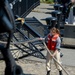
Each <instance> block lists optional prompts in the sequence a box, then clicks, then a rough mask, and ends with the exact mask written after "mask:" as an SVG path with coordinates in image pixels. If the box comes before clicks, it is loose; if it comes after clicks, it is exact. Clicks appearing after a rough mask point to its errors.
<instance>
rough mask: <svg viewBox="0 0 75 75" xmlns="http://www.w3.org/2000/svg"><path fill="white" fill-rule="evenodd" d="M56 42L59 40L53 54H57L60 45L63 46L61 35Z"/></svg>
mask: <svg viewBox="0 0 75 75" xmlns="http://www.w3.org/2000/svg"><path fill="white" fill-rule="evenodd" d="M56 42H57V43H56V50H55V52H54V53H53V54H52V56H55V55H56V53H57V51H60V46H61V39H60V37H58V38H57V41H56Z"/></svg>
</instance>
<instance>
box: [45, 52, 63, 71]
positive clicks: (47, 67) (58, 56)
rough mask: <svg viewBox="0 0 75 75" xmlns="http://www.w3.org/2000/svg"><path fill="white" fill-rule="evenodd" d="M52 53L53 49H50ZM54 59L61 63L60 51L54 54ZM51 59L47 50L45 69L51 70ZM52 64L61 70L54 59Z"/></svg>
mask: <svg viewBox="0 0 75 75" xmlns="http://www.w3.org/2000/svg"><path fill="white" fill-rule="evenodd" d="M50 52H51V53H52V54H53V51H50ZM54 57H55V59H56V60H57V62H59V63H60V64H61V61H60V52H59V51H57V53H56V55H55V56H54ZM51 61H52V57H51V56H50V54H49V52H48V51H47V58H46V69H47V71H50V70H51ZM54 64H55V66H56V68H57V69H58V70H59V71H61V70H62V68H61V67H60V66H59V65H58V64H57V63H56V62H55V61H54Z"/></svg>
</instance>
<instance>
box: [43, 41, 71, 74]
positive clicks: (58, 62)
mask: <svg viewBox="0 0 75 75" xmlns="http://www.w3.org/2000/svg"><path fill="white" fill-rule="evenodd" d="M43 44H44V46H45V48H46V49H47V51H48V52H49V54H50V55H52V54H51V52H50V50H49V49H48V48H47V46H46V44H45V42H44V41H43ZM53 60H54V61H55V62H56V63H57V64H58V65H59V66H60V67H61V68H62V69H63V70H64V71H65V73H66V74H67V75H70V74H69V73H68V72H67V71H66V69H65V68H64V67H63V66H62V65H61V64H60V63H59V62H58V61H57V60H56V59H55V58H54V57H53Z"/></svg>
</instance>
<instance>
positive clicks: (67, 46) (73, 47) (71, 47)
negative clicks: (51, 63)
mask: <svg viewBox="0 0 75 75" xmlns="http://www.w3.org/2000/svg"><path fill="white" fill-rule="evenodd" d="M61 48H67V49H74V50H75V46H69V45H62V46H61Z"/></svg>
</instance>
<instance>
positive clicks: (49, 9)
mask: <svg viewBox="0 0 75 75" xmlns="http://www.w3.org/2000/svg"><path fill="white" fill-rule="evenodd" d="M40 9H48V10H54V8H40Z"/></svg>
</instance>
